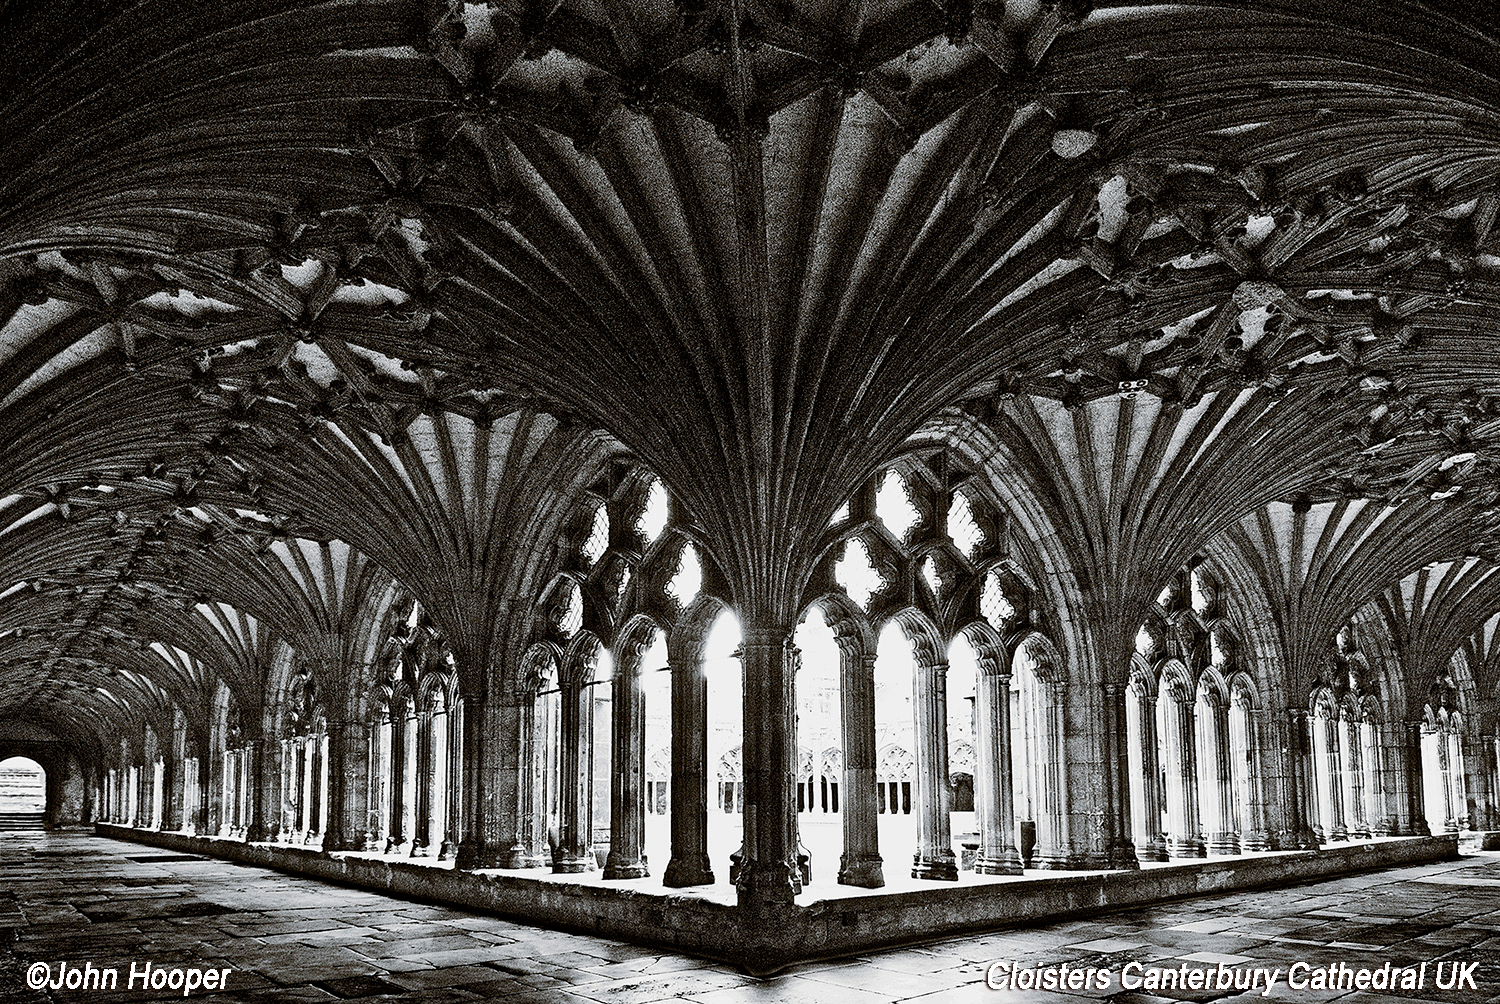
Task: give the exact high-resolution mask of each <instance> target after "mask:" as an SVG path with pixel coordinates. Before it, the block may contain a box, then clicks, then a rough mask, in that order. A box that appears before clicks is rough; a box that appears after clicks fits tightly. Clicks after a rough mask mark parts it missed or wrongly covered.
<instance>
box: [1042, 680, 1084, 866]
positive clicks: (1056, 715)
mask: <svg viewBox="0 0 1500 1004" xmlns="http://www.w3.org/2000/svg"><path fill="white" fill-rule="evenodd" d="M1053 671H1054V672H1056V669H1055V667H1054V670H1053ZM1037 682H1038V686H1039V690H1040V693H1039V695H1038V696H1039V697H1040V698H1041V700H1042V706H1041V708H1039V709H1038V711H1039V712H1040V714H1039V715H1038V725H1039V727H1040V731H1041V734H1040V735H1038V736H1035V737H1033V742H1034V743H1035V744H1036V747H1037V761H1038V766H1039V768H1040V769H1039V770H1038V771H1037V773H1038V775H1039V778H1040V784H1041V788H1042V790H1041V791H1039V792H1037V793H1036V794H1037V799H1038V800H1039V801H1040V802H1041V809H1040V811H1038V812H1037V820H1036V850H1035V851H1034V852H1033V860H1034V861H1035V863H1036V866H1037V867H1038V868H1041V869H1045V870H1049V871H1054V870H1064V869H1068V868H1074V867H1076V866H1077V864H1078V854H1077V852H1076V850H1075V848H1074V846H1073V830H1072V815H1071V813H1070V812H1069V805H1068V743H1067V737H1068V725H1067V723H1068V684H1067V682H1066V681H1064V680H1055V679H1038V681H1037Z"/></svg>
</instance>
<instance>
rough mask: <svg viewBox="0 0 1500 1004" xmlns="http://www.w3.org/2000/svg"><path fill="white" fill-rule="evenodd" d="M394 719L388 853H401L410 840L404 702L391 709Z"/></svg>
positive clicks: (388, 787)
mask: <svg viewBox="0 0 1500 1004" xmlns="http://www.w3.org/2000/svg"><path fill="white" fill-rule="evenodd" d="M389 715H390V721H391V773H390V778H389V779H388V782H387V791H388V795H387V798H388V799H389V813H390V828H389V831H388V832H387V833H386V838H385V852H386V853H387V854H399V853H401V851H402V849H403V847H404V845H406V843H407V841H409V840H410V839H411V834H410V833H409V832H408V831H407V829H406V813H405V811H404V806H405V805H406V798H407V795H406V789H407V786H408V784H409V783H410V780H409V779H408V778H407V776H406V714H405V711H404V710H403V706H402V705H393V706H392V707H391V708H390V709H389Z"/></svg>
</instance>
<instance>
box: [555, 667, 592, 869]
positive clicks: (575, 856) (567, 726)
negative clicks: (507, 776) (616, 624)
mask: <svg viewBox="0 0 1500 1004" xmlns="http://www.w3.org/2000/svg"><path fill="white" fill-rule="evenodd" d="M592 677H593V671H592V666H590V667H589V668H588V669H585V670H582V671H580V672H576V673H570V672H564V674H563V680H562V686H561V690H562V718H561V728H560V733H561V739H562V744H561V745H562V750H561V758H560V764H561V766H560V768H559V770H558V776H559V778H560V781H559V783H560V785H561V787H562V802H561V811H560V812H559V819H558V827H557V829H558V833H557V852H556V854H555V855H554V857H553V861H552V870H553V871H554V872H561V873H568V874H572V873H576V872H585V871H592V870H593V869H594V868H595V867H597V862H596V861H595V860H594V751H593V747H594V695H593V692H592V691H591V690H590V689H589V681H590V680H591V679H592Z"/></svg>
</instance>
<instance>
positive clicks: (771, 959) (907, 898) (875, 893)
mask: <svg viewBox="0 0 1500 1004" xmlns="http://www.w3.org/2000/svg"><path fill="white" fill-rule="evenodd" d="M95 832H96V833H97V834H98V835H99V836H101V837H109V838H112V839H116V840H124V841H131V842H134V843H140V844H146V845H149V846H153V847H160V848H164V849H169V850H174V851H179V852H184V853H195V854H203V855H206V856H210V857H217V858H222V859H225V860H228V861H234V862H237V863H241V864H247V865H255V866H259V867H264V868H272V869H276V870H279V871H285V872H292V873H295V874H299V875H305V876H309V877H312V878H317V879H322V880H324V881H328V882H336V883H340V884H344V885H350V886H355V887H359V888H364V889H371V890H376V891H379V892H385V893H390V894H393V895H397V896H403V897H409V898H412V899H417V900H422V901H426V902H431V903H440V904H443V905H447V906H453V907H460V908H463V909H469V910H475V911H479V912H484V913H491V914H496V915H499V916H502V917H505V918H507V919H511V920H519V921H524V922H528V923H533V924H536V925H538V926H542V927H553V928H559V929H562V930H568V931H576V932H581V933H586V934H593V935H601V936H606V937H611V938H618V939H621V940H624V941H630V942H634V943H637V944H641V945H648V946H652V947H660V948H669V949H674V950H676V951H680V952H685V953H688V954H692V955H699V956H703V957H706V958H711V959H716V960H719V961H722V962H728V963H732V964H734V965H737V966H740V967H742V968H743V969H745V970H746V971H747V972H750V973H752V974H754V975H769V974H771V973H774V972H776V971H778V970H780V969H783V968H785V967H787V966H790V965H793V964H795V963H798V962H804V961H809V960H813V959H821V958H834V957H839V956H845V955H852V954H856V953H859V952H862V951H866V950H870V949H876V948H890V947H894V946H897V945H905V944H912V943H917V942H924V941H932V940H936V939H939V938H951V937H954V936H956V935H962V934H966V933H979V932H982V931H990V930H995V929H997V928H1003V927H1009V926H1014V925H1017V924H1025V923H1037V922H1042V921H1052V920H1058V919H1064V918H1068V917H1074V916H1077V915H1079V914H1082V913H1095V912H1098V911H1100V910H1112V909H1123V908H1127V907H1132V906H1140V905H1143V904H1147V903H1155V902H1161V901H1163V900H1171V899H1180V898H1183V897H1190V896H1199V895H1206V894H1210V893H1222V892H1235V891H1240V890H1249V889H1259V888H1269V887H1277V886H1285V885H1293V884H1296V883H1299V882H1307V881H1311V880H1314V879H1323V878H1331V877H1334V876H1338V875H1347V874H1352V873H1356V872H1364V871H1374V870H1378V869H1382V868H1392V867H1398V866H1403V865H1413V864H1423V863H1428V862H1434V861H1447V860H1454V859H1456V858H1457V857H1458V844H1459V838H1458V836H1457V835H1456V834H1444V835H1441V836H1436V837H1386V838H1375V839H1371V840H1364V841H1351V842H1349V843H1347V844H1345V843H1340V844H1337V845H1334V846H1333V847H1325V848H1324V849H1321V850H1316V851H1268V852H1262V853H1255V854H1244V855H1236V856H1227V855H1226V856H1224V857H1210V858H1207V859H1204V860H1196V861H1189V862H1176V861H1174V862H1168V863H1160V864H1146V865H1143V866H1142V867H1141V868H1140V870H1138V871H1110V872H1103V871H1096V872H1030V873H1028V874H1026V875H1023V876H976V875H972V874H970V873H965V875H964V881H963V882H961V883H960V884H959V885H957V886H954V885H948V884H944V885H936V884H934V885H933V886H932V887H930V888H929V887H927V886H926V885H925V884H923V885H922V886H920V887H911V888H904V887H903V888H894V889H893V888H886V889H880V890H867V889H859V888H856V887H853V886H839V887H837V888H836V889H831V890H818V889H814V890H809V891H808V892H807V893H805V894H804V897H803V898H804V899H805V902H798V903H796V904H795V905H793V906H791V907H788V908H787V909H786V911H785V915H784V916H783V917H780V918H778V923H777V925H776V927H775V929H774V930H768V929H767V928H766V926H765V924H764V918H763V916H761V915H757V916H751V915H750V914H749V912H748V911H741V909H740V908H739V907H738V906H736V905H735V899H734V897H735V894H734V890H733V889H732V888H730V887H729V886H727V885H724V886H705V887H703V888H701V889H691V888H689V889H666V888H665V887H663V886H661V885H660V883H659V881H658V880H655V879H633V880H629V881H628V882H616V881H610V882H606V881H604V880H602V879H601V878H598V877H591V878H585V879H584V880H582V881H580V880H579V876H577V875H569V876H565V877H564V876H554V875H552V874H551V873H550V872H547V873H544V872H541V871H537V872H527V871H521V872H517V871H502V870H497V869H484V870H476V871H458V870H456V869H454V868H452V867H443V866H441V865H435V864H426V863H417V862H411V861H403V860H393V859H391V858H390V857H388V856H383V855H371V854H361V853H358V852H349V853H341V852H334V853H331V854H325V853H323V852H321V851H318V850H313V849H311V848H300V847H295V846H285V845H279V844H260V843H253V844H247V843H245V842H243V841H238V840H228V839H223V838H219V837H202V836H194V835H191V834H186V833H172V832H162V831H159V830H145V829H137V828H134V827H129V826H119V825H115V824H110V823H100V824H97V825H96V826H95Z"/></svg>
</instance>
